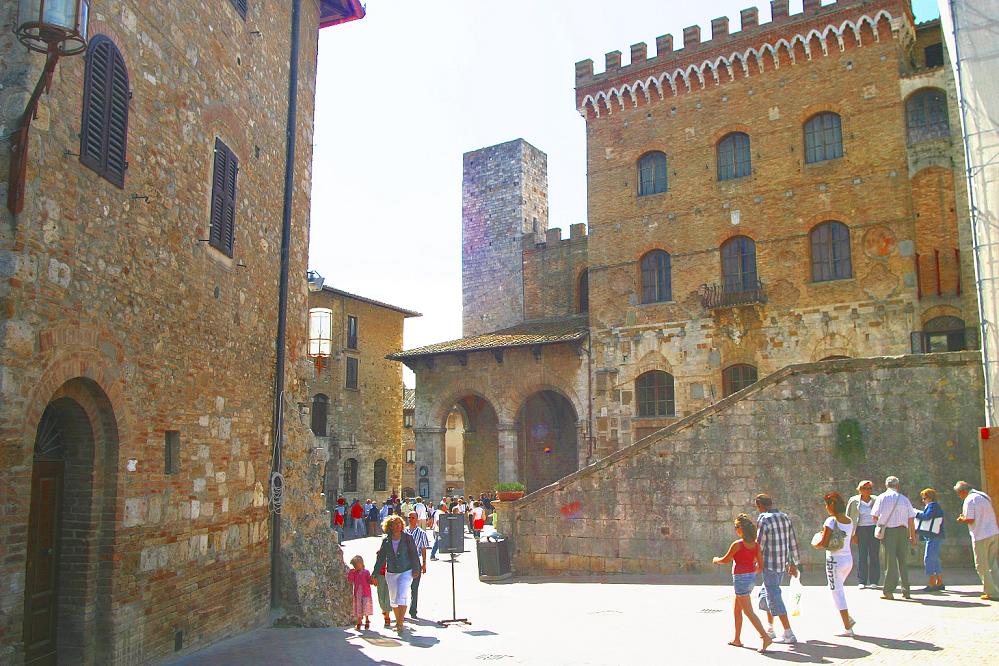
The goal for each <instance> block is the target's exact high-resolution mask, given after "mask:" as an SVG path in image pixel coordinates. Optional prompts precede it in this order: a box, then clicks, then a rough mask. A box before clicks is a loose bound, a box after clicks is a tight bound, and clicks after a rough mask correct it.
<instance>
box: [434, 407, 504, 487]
mask: <svg viewBox="0 0 999 666" xmlns="http://www.w3.org/2000/svg"><path fill="white" fill-rule="evenodd" d="M497 426H498V419H497V416H496V410H495V409H493V406H492V405H491V404H489V401H488V400H486V399H485V398H482V397H480V396H477V395H468V396H465V397H464V398H462V399H460V400H458V401H457V402H456V403H455V404H454V407H453V408H452V409H451V411H450V413H449V414H448V416H447V419H446V421H445V428H446V432H445V434H444V449H445V452H444V455H445V458H444V461H445V464H444V471H445V477H444V478H445V491H447V489H448V488H451V489H453V494H463V495H476V496H477V495H478V494H479V493H483V492H491V491H492V490H493V488H494V486H495V485H496V483H497V482H498V481H499V430H498V427H497ZM435 499H436V498H435Z"/></svg>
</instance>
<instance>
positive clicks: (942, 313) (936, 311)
mask: <svg viewBox="0 0 999 666" xmlns="http://www.w3.org/2000/svg"><path fill="white" fill-rule="evenodd" d="M937 317H956V318H957V319H960V320H961V321H966V320H965V317H964V315H963V314H962V313H961V309H960V308H956V307H954V306H953V305H934V306H933V307H931V308H927V309H926V311H925V312H923V314H922V315H920V317H919V321H920V325H921V326H926V322H928V321H930V320H932V319H936V318H937Z"/></svg>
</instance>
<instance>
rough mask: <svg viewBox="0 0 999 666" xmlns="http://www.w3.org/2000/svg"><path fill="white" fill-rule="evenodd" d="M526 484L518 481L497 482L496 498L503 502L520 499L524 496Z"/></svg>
mask: <svg viewBox="0 0 999 666" xmlns="http://www.w3.org/2000/svg"><path fill="white" fill-rule="evenodd" d="M524 490H525V488H524V484H523V483H517V482H516V481H515V482H513V483H497V484H496V499H498V500H499V501H501V502H510V501H512V500H519V499H520V498H521V497H523V496H524Z"/></svg>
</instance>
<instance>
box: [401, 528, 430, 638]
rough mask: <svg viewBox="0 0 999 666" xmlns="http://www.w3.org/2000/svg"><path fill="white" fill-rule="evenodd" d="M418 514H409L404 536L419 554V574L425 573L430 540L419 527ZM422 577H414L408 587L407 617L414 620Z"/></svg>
mask: <svg viewBox="0 0 999 666" xmlns="http://www.w3.org/2000/svg"><path fill="white" fill-rule="evenodd" d="M419 523H420V521H419V514H417V513H416V511H410V512H409V527H408V528H406V534H408V535H410V536H411V537H413V541H414V542H415V543H416V552H417V553H419V554H420V559H421V560H422V562H421V567H422V568H421V573H427V549H428V548H430V539H428V538H427V533H426V532H425V531H423V528H422V527H420V524H419ZM421 578H423V576H414V577H413V584H412V585H410V586H409V591H410V597H412V601H411V603H410V605H409V617H411V618H413V619H414V620H415V619H416V601H417V599H418V598H419V594H420V579H421Z"/></svg>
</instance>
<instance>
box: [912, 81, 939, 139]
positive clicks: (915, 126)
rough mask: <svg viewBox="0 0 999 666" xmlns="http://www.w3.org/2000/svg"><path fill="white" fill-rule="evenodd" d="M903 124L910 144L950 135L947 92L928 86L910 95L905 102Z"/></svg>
mask: <svg viewBox="0 0 999 666" xmlns="http://www.w3.org/2000/svg"><path fill="white" fill-rule="evenodd" d="M905 124H906V128H907V129H908V134H909V143H910V144H912V143H919V142H920V141H929V140H932V139H940V138H945V137H948V136H950V119H949V118H948V116H947V94H946V93H945V92H944V91H943V90H940V89H938V88H928V89H926V90H920V91H919V92H917V93H916V94H914V95H912V96H911V97H910V98H909V99H908V100H907V101H906V103H905Z"/></svg>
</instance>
